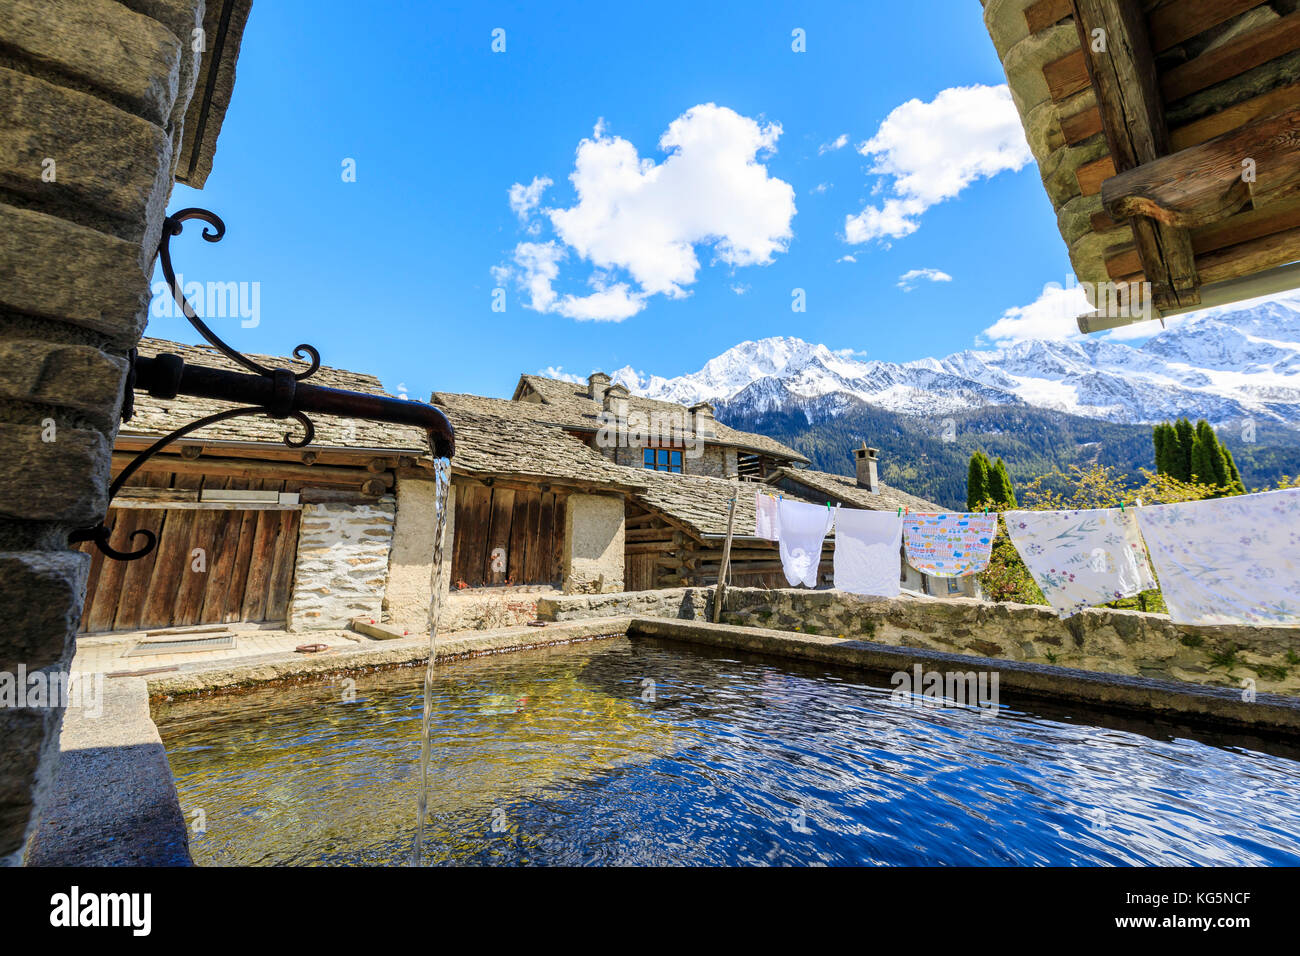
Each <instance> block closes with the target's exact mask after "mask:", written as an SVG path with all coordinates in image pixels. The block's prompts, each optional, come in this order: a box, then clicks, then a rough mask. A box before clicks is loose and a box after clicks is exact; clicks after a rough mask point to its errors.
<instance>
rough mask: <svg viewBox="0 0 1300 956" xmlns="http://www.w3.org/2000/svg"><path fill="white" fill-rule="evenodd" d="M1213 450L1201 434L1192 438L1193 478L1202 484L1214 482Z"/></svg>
mask: <svg viewBox="0 0 1300 956" xmlns="http://www.w3.org/2000/svg"><path fill="white" fill-rule="evenodd" d="M1213 454H1214V453H1213V452H1212V451H1211V450H1210V446H1209V444H1208V443H1206V441H1205V440H1204V439H1203V438H1201V436H1200V435H1196V436H1195V437H1193V439H1192V467H1191V471H1192V480H1193V481H1195V482H1196V483H1197V484H1201V485H1212V484H1214V460H1213Z"/></svg>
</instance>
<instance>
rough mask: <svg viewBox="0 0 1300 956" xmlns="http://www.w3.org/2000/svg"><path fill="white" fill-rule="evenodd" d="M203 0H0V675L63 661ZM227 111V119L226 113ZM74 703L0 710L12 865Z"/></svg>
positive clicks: (3, 825)
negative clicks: (67, 707)
mask: <svg viewBox="0 0 1300 956" xmlns="http://www.w3.org/2000/svg"><path fill="white" fill-rule="evenodd" d="M203 9H204V6H203V3H202V0H148V2H146V0H140V2H136V3H131V4H125V3H117V2H112V0H79V2H72V0H0V46H3V49H4V54H3V56H0V115H3V116H4V123H3V125H2V126H0V463H3V464H0V552H2V553H0V595H3V603H4V610H5V612H6V616H5V629H4V632H3V634H0V670H4V671H9V672H13V671H14V669H15V668H16V666H17V665H18V664H20V663H21V664H23V665H25V666H26V667H27V669H28V671H29V672H30V671H33V670H38V669H42V668H53V669H66V667H67V664H68V662H69V660H70V658H71V655H72V651H73V647H74V636H75V628H76V624H77V620H78V618H79V616H80V611H81V602H82V592H83V589H84V579H85V574H86V568H87V565H88V563H89V559H88V558H87V557H86V556H85V555H83V554H80V553H78V552H74V551H70V550H69V549H68V533H69V532H70V531H72V530H74V529H76V528H81V527H85V526H89V525H94V524H95V523H96V522H98V521H99V520H100V519H101V518H102V517H103V516H104V511H105V507H106V487H107V483H108V475H109V463H110V454H111V448H112V441H113V438H114V436H115V434H116V431H117V423H118V411H119V408H120V403H121V399H122V391H123V386H124V382H125V377H126V373H127V361H126V357H125V356H126V350H127V349H129V348H131V347H132V346H133V345H135V343H136V342H137V341H138V339H139V337H140V334H141V331H142V330H143V328H144V325H145V321H146V315H147V307H148V303H149V280H150V276H151V273H152V270H153V259H154V254H155V252H156V250H157V247H158V240H159V237H160V234H161V231H162V220H163V216H164V212H165V207H166V203H167V201H168V197H169V195H170V193H171V187H172V174H173V170H174V167H175V159H176V156H175V153H176V147H177V145H178V144H179V143H180V142H181V139H182V127H183V119H184V116H185V113H186V109H187V107H188V105H189V102H190V99H191V96H192V94H193V92H194V88H195V78H196V75H197V72H198V59H199V57H198V54H197V53H196V52H194V50H193V49H192V45H191V43H190V42H189V41H190V37H191V35H192V34H193V31H194V30H195V29H197V28H198V27H199V25H200V24H201V23H202V16H203ZM215 122H216V120H215V119H214V123H215ZM61 714H62V711H61V710H60V709H59V708H57V707H55V708H46V709H42V710H41V711H39V712H32V711H24V710H16V709H12V708H7V709H5V710H4V711H3V712H0V752H3V753H4V760H3V761H0V862H11V863H12V862H19V861H20V859H21V854H22V847H23V845H24V842H25V839H26V836H27V835H28V833H29V832H30V826H31V823H32V821H33V819H34V816H35V814H34V813H33V812H32V810H33V806H39V804H40V803H41V802H42V801H43V800H44V799H45V797H46V791H47V789H48V786H49V783H50V781H51V780H52V779H53V777H54V773H55V763H56V760H57V734H58V726H59V722H60V719H61Z"/></svg>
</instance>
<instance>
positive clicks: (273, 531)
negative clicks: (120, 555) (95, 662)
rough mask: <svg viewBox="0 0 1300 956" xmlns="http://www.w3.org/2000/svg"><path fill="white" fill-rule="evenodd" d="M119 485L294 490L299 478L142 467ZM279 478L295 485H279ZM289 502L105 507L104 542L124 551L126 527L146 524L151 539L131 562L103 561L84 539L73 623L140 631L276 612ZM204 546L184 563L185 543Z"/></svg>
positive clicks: (286, 564) (285, 572) (283, 585)
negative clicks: (82, 593) (82, 579)
mask: <svg viewBox="0 0 1300 956" xmlns="http://www.w3.org/2000/svg"><path fill="white" fill-rule="evenodd" d="M127 484H128V487H143V488H160V489H164V488H170V489H175V490H178V491H194V492H197V491H201V490H202V489H205V488H206V489H227V488H231V489H261V490H265V491H296V490H298V488H300V487H301V485H302V482H285V481H276V480H273V479H260V478H251V479H249V478H226V477H213V476H199V475H177V474H171V473H167V472H150V473H147V474H144V475H138V476H136V477H135V478H134V479H133V480H131V481H129V482H128V483H127ZM287 485H295V487H292V488H289V487H286V486H287ZM299 518H300V512H298V511H236V510H228V511H227V510H220V511H196V510H178V509H162V508H159V509H152V508H112V509H110V514H109V520H110V522H112V523H113V534H112V536H111V538H110V544H112V545H113V547H115V548H117V549H118V550H121V551H130V550H134V548H133V546H132V542H131V538H130V533H131V532H132V531H134V530H136V529H138V528H147V529H149V530H151V531H153V532H154V533H155V534H157V535H158V546H157V547H156V548H155V549H154V550H153V552H151V553H150V554H148V555H146V556H145V557H143V558H140V559H139V560H137V561H125V562H123V561H111V560H106V559H105V558H104V556H103V555H102V554H100V553H99V551H98V549H96V548H95V547H94V546H93V545H91V544H90V543H88V542H87V543H83V544H82V545H81V549H82V550H83V551H86V552H87V553H89V554H90V556H91V564H90V574H89V577H88V579H87V583H86V604H85V609H84V611H83V612H82V616H81V630H82V631H83V632H92V633H93V632H98V631H120V630H141V629H146V628H164V627H179V626H185V625H193V624H229V623H234V622H236V621H282V620H284V619H285V616H286V614H287V612H288V606H289V594H290V591H291V589H292V585H293V567H294V560H295V558H296V556H297V553H298V524H299ZM195 548H203V549H204V550H205V551H206V553H207V570H206V572H202V573H200V572H196V571H194V570H192V557H191V556H192V554H193V549H195Z"/></svg>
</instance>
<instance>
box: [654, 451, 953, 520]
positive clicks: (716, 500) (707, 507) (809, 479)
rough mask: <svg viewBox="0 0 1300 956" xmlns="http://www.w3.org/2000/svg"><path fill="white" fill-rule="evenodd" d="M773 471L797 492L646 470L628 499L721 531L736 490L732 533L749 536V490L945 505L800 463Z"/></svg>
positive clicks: (878, 504)
mask: <svg viewBox="0 0 1300 956" xmlns="http://www.w3.org/2000/svg"><path fill="white" fill-rule="evenodd" d="M778 471H779V473H780V475H781V477H782V478H786V479H788V480H790V481H794V482H798V483H799V485H800V488H799V489H798V490H797V491H782V490H779V489H777V488H774V487H773V486H771V485H768V484H765V483H761V482H753V481H741V482H735V481H729V480H727V479H725V478H710V477H708V476H706V475H678V474H672V473H670V472H664V471H648V470H647V471H645V472H644V473H643V476H642V477H643V479H644V481H645V485H646V488H645V490H644V491H641V492H638V493H636V494H634V495H633V498H634V499H635V500H636V501H637V502H638V503H640V504H641V505H643V506H645V507H647V508H650V509H651V510H654V511H658V512H660V513H662V514H664V515H666V516H668V517H669V518H672V519H673V520H675V521H677V522H678V523H679V524H682V525H684V526H685V527H686V528H688V529H689V530H691V531H693V532H694V533H695V534H697V535H723V534H726V533H727V510H728V502H729V500H730V499H731V496H732V495H733V494H738V495H739V497H738V498H737V501H736V524H735V530H734V534H736V535H738V536H740V535H752V534H753V533H754V521H755V514H754V493H755V491H764V492H770V493H772V494H780V495H783V496H784V497H786V498H793V499H795V500H797V501H806V502H809V503H810V504H825V503H826V502H827V501H830V502H831V503H832V504H843V505H844V506H845V507H846V508H866V509H869V510H871V511H893V510H894V509H896V508H907V509H909V510H911V511H948V510H950V509H947V508H942V507H940V506H939V505H936V504H935V503H934V502H932V501H926V500H925V499H924V498H918V497H917V496H916V495H909V494H908V493H907V492H905V491H899V490H898V489H897V488H891V487H889V486H888V485H881V490H880V493H879V494H872V493H871V492H869V491H867V490H866V489H865V488H859V487H858V485H857V482H856V481H855V480H854V479H853V478H850V477H848V476H846V475H832V474H830V473H829V472H824V471H811V470H808V469H802V468H780V469H778Z"/></svg>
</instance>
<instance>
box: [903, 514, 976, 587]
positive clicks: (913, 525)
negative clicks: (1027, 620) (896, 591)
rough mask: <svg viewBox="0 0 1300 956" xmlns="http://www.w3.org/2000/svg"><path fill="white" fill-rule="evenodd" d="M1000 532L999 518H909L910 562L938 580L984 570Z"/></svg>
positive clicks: (905, 530) (905, 531)
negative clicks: (995, 538)
mask: <svg viewBox="0 0 1300 956" xmlns="http://www.w3.org/2000/svg"><path fill="white" fill-rule="evenodd" d="M997 531H998V516H997V515H982V514H962V513H951V514H924V513H921V514H909V515H905V516H904V517H903V540H904V541H905V542H906V543H907V563H908V564H910V565H911V566H912V567H914V568H916V570H918V571H924V572H925V573H926V574H932V575H934V576H935V577H938V578H959V577H961V576H962V575H965V574H974V573H976V572H977V571H983V570H984V569H985V568H986V567H988V563H989V556H990V555H991V554H992V553H993V538H994V537H995V536H996V535H997Z"/></svg>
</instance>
